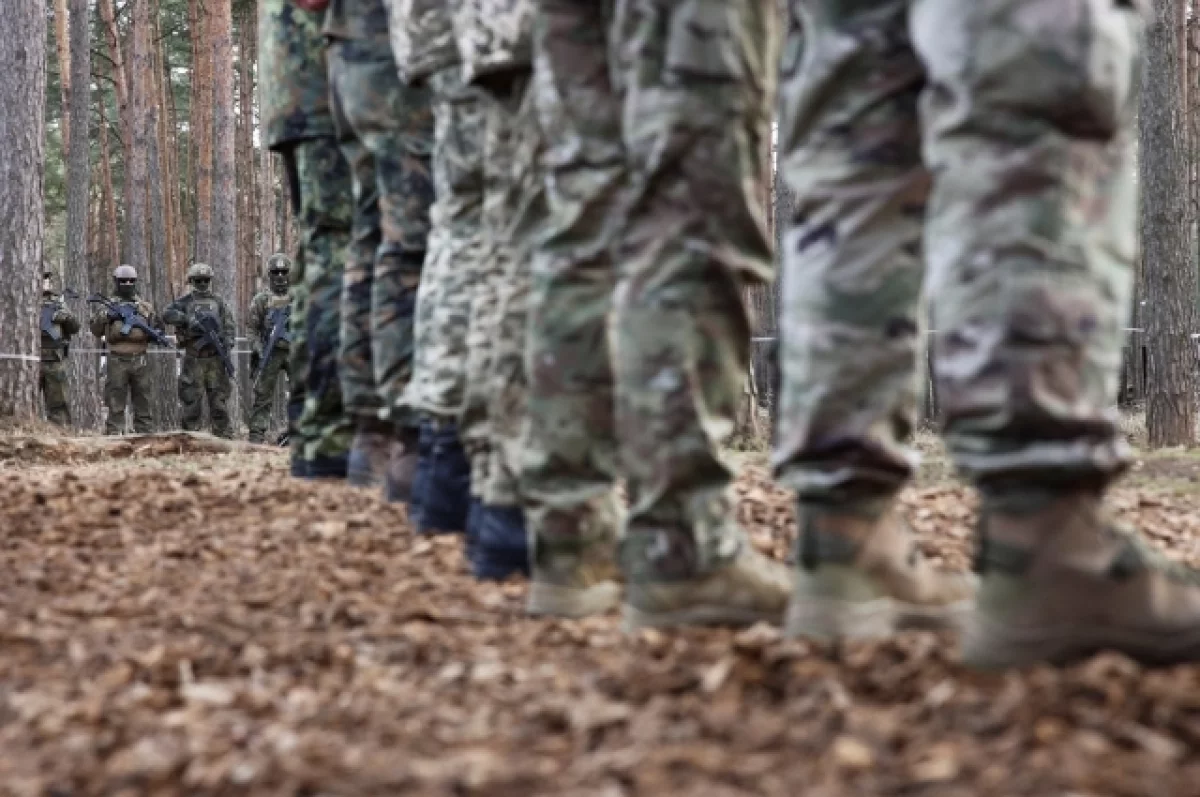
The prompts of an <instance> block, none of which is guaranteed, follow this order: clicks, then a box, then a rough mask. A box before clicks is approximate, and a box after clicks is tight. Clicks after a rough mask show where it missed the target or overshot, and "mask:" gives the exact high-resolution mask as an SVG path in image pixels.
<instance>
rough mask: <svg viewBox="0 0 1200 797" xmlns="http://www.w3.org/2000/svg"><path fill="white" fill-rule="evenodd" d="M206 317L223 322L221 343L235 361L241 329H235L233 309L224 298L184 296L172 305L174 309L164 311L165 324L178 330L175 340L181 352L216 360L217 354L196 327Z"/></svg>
mask: <svg viewBox="0 0 1200 797" xmlns="http://www.w3.org/2000/svg"><path fill="white" fill-rule="evenodd" d="M205 314H207V315H212V316H216V318H217V320H218V321H219V322H220V326H221V343H222V345H224V346H225V351H226V353H228V354H229V356H230V358H232V357H233V356H234V343H235V342H236V341H235V338H236V337H237V329H236V328H235V326H234V321H233V313H231V312H229V305H227V304H225V300H224V299H222V298H221V297H220V296H217V295H215V294H210V295H209V296H196V295H194V294H192V293H187V294H184V295H183V296H181V297H179V298H178V299H176V300H175V301H173V302H171V304H170V306H168V307H167V309H166V310H164V311H163V321H165V322H166V323H168V324H170V325H171V326H173V327H175V337H176V338H177V339H178V341H179V348H181V349H183V350H184V351H185V352H186V353H187V354H190V355H192V356H201V355H203V356H205V357H212V356H214V355H215V354H216V353H217V352H216V351H215V350H214V349H213V347H212V346H210V345H208V344H207V343H205V342H204V336H203V335H201V334H200V332H198V331H197V330H196V329H195V328H194V326H193V323H194V322H195V321H197V320H198V319H199V318H200V316H201V315H205Z"/></svg>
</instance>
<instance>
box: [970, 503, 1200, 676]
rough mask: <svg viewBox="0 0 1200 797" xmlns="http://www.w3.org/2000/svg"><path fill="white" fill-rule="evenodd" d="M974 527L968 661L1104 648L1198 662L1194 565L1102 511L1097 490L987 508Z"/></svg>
mask: <svg viewBox="0 0 1200 797" xmlns="http://www.w3.org/2000/svg"><path fill="white" fill-rule="evenodd" d="M979 534H980V544H979V555H978V558H977V561H976V570H977V571H978V572H979V573H980V575H981V576H982V582H981V585H980V589H979V599H978V602H977V605H976V609H975V611H974V612H973V613H972V614H971V616H970V617H969V619H968V622H967V624H966V633H965V634H964V638H963V660H964V661H965V663H967V664H968V665H970V666H973V667H978V668H981V669H995V668H1003V667H1020V666H1024V665H1027V664H1034V663H1037V662H1048V663H1053V664H1062V663H1066V662H1070V661H1073V660H1077V659H1079V658H1082V657H1085V656H1088V655H1091V654H1093V653H1096V652H1099V651H1102V650H1113V651H1118V652H1120V653H1123V654H1125V655H1126V656H1129V657H1131V658H1133V659H1135V660H1137V661H1140V662H1142V663H1143V664H1149V665H1162V664H1174V663H1179V662H1190V661H1197V660H1200V572H1198V571H1196V570H1194V569H1191V568H1186V567H1183V566H1181V565H1178V564H1175V563H1172V562H1168V561H1167V560H1166V559H1165V558H1164V557H1162V555H1161V554H1159V553H1157V552H1155V551H1154V550H1152V549H1151V548H1150V546H1149V544H1148V543H1147V542H1145V541H1144V540H1143V539H1142V538H1141V537H1140V536H1139V535H1138V533H1137V532H1136V531H1134V530H1132V529H1127V528H1123V527H1120V526H1118V525H1117V524H1115V523H1114V522H1113V521H1111V520H1110V519H1109V518H1107V517H1106V516H1105V514H1104V512H1103V510H1102V508H1101V500H1100V496H1099V495H1097V494H1095V493H1085V494H1074V495H1070V496H1064V497H1061V498H1059V499H1057V500H1056V501H1054V502H1052V503H1050V504H1049V505H1047V506H1044V507H1041V508H1039V509H1037V510H1034V511H1028V512H1012V511H988V510H987V509H985V511H984V513H983V516H982V517H981V520H980V530H979Z"/></svg>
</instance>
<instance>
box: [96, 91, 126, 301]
mask: <svg viewBox="0 0 1200 797" xmlns="http://www.w3.org/2000/svg"><path fill="white" fill-rule="evenodd" d="M105 107H106V105H105V102H104V92H103V90H101V91H100V93H99V97H98V101H97V103H96V108H97V110H98V111H99V113H100V124H99V128H100V201H101V206H102V207H101V213H102V214H103V217H104V228H105V232H104V235H103V236H102V239H103V240H104V242H105V245H104V249H103V259H104V261H105V266H106V268H105V269H104V271H106V272H111V271H112V270H113V269H114V268H116V267H117V262H118V260H119V258H120V254H121V253H120V247H121V239H120V237H119V236H118V234H117V197H116V194H115V193H114V190H115V189H114V188H113V176H112V162H111V158H112V150H111V148H110V147H109V144H108V112H107V111H106V110H105ZM93 287H99V286H98V285H93Z"/></svg>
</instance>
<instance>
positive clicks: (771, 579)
mask: <svg viewBox="0 0 1200 797" xmlns="http://www.w3.org/2000/svg"><path fill="white" fill-rule="evenodd" d="M725 547H726V548H728V549H729V550H726V551H725V552H724V553H723V554H722V555H720V556H719V557H718V558H717V562H716V564H715V566H712V567H710V568H706V569H705V570H703V571H701V572H699V573H698V574H697V575H691V576H687V577H683V578H675V579H658V578H655V577H653V576H652V575H651V576H649V577H647V576H646V575H643V574H631V575H630V576H629V577H628V579H627V584H626V588H625V589H626V592H625V609H624V615H625V617H624V626H625V630H626V631H635V630H637V629H639V628H663V627H669V626H678V625H753V624H754V623H758V622H768V623H774V624H779V623H780V622H782V620H783V613H784V610H785V609H786V608H787V601H788V595H789V594H790V593H791V587H792V579H791V574H790V573H789V572H788V569H787V567H786V566H784V565H783V564H782V563H780V562H776V561H774V560H772V559H770V558H768V557H766V556H764V555H763V554H761V553H759V552H758V551H756V550H754V548H753V547H752V546H751V545H750V543H749V541H748V540H746V539H744V536H743V535H741V534H740V533H739V534H738V535H737V536H735V537H732V538H731V539H730V541H729V542H728V543H726V545H725ZM629 569H630V568H627V570H629Z"/></svg>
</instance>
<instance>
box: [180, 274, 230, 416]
mask: <svg viewBox="0 0 1200 797" xmlns="http://www.w3.org/2000/svg"><path fill="white" fill-rule="evenodd" d="M187 281H188V286H189V287H190V288H191V290H190V291H188V293H186V294H184V295H183V296H181V297H179V298H178V299H176V300H175V301H174V302H172V303H171V304H170V306H169V307H167V309H166V310H164V311H163V320H164V321H165V322H166V323H168V324H170V325H171V326H173V327H175V337H176V339H178V341H179V347H180V348H181V349H183V350H184V354H183V366H182V367H181V368H180V371H179V403H180V405H181V409H182V420H183V428H184V430H185V431H189V432H195V431H199V430H200V426H201V417H202V416H203V414H204V405H203V401H204V398H205V397H207V398H208V415H209V420H210V421H211V422H212V432H213V434H215V435H216V436H218V437H224V438H232V437H233V419H232V418H231V417H230V415H229V396H230V394H231V393H232V392H233V383H232V382H231V377H232V376H233V374H232V373H231V372H232V370H233V353H234V342H235V341H234V338H235V336H236V335H237V331H236V329H235V328H234V321H233V313H232V312H231V311H230V310H229V305H227V304H225V300H224V299H222V298H221V297H220V296H217V295H216V294H215V293H213V289H212V283H213V270H212V267H211V266H209V265H208V264H206V263H193V264H192V265H191V266H190V267H189V268H188V270H187Z"/></svg>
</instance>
